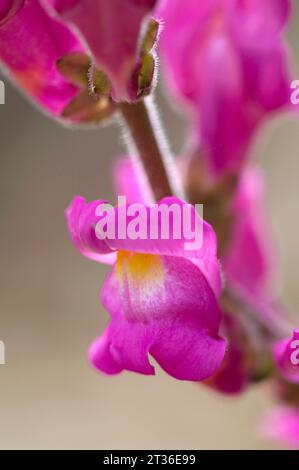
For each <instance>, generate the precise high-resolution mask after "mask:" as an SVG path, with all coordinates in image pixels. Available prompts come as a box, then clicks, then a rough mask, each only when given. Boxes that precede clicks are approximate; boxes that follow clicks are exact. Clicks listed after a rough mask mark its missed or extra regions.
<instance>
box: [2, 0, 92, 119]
mask: <svg viewBox="0 0 299 470" xmlns="http://www.w3.org/2000/svg"><path fill="white" fill-rule="evenodd" d="M0 15H1V16H0V61H1V62H2V65H3V66H4V68H5V69H6V71H7V73H8V75H9V76H10V77H11V78H12V79H13V80H14V82H15V83H16V84H17V85H18V86H19V87H20V88H21V89H22V90H24V91H25V92H26V93H27V94H28V96H30V97H31V99H32V100H33V101H34V102H35V103H37V104H38V105H39V106H40V107H41V108H42V109H43V110H45V111H46V112H47V113H49V114H51V115H52V116H54V117H58V118H59V117H60V115H61V113H62V111H63V109H64V108H65V107H66V106H67V105H68V104H69V103H70V101H71V100H72V99H73V98H74V97H75V96H76V95H77V93H78V87H77V86H75V85H74V84H71V83H70V82H69V81H67V80H66V79H65V78H64V77H63V76H62V75H61V73H60V72H59V71H58V70H57V67H56V65H57V61H58V60H59V59H60V58H61V57H62V56H64V55H66V54H70V53H73V52H82V51H83V46H82V45H81V43H80V42H79V41H78V39H77V38H76V37H75V36H74V35H73V34H72V33H71V31H69V30H68V29H67V28H66V27H65V26H63V25H62V24H60V23H58V22H57V21H56V20H54V19H53V18H51V17H49V16H48V15H47V13H46V12H45V11H44V9H43V8H42V7H41V6H40V4H39V1H37V0H26V1H20V0H15V1H10V2H8V1H5V2H4V3H3V2H2V3H1V9H0Z"/></svg>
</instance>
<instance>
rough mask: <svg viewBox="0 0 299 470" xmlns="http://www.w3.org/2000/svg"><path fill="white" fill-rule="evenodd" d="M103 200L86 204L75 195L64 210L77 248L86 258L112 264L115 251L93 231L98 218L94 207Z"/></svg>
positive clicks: (114, 258)
mask: <svg viewBox="0 0 299 470" xmlns="http://www.w3.org/2000/svg"><path fill="white" fill-rule="evenodd" d="M102 203H104V201H101V200H99V201H94V202H92V203H89V204H87V203H86V202H85V199H83V198H82V197H80V196H77V197H75V198H74V199H73V201H72V203H71V204H70V206H69V208H68V209H67V210H66V211H65V215H66V219H67V223H68V229H69V233H70V236H71V239H72V242H73V243H74V245H75V247H76V248H77V250H78V251H79V252H80V253H81V254H82V255H84V256H86V258H89V259H91V260H94V261H98V262H99V263H107V264H113V263H114V262H115V261H116V253H113V252H112V250H111V248H110V247H108V246H107V244H106V243H105V241H104V240H99V239H98V238H97V237H96V233H95V224H96V222H97V221H98V220H99V217H97V216H96V208H97V207H98V206H99V205H100V204H102Z"/></svg>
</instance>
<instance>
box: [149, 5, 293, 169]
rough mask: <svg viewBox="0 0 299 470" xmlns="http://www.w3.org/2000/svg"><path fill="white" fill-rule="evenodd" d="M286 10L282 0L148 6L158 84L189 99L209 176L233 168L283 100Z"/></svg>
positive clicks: (287, 88)
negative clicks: (156, 27) (157, 29)
mask: <svg viewBox="0 0 299 470" xmlns="http://www.w3.org/2000/svg"><path fill="white" fill-rule="evenodd" d="M289 10H290V4H289V1H288V0H254V1H250V2H244V1H242V0H204V1H201V2H199V1H198V0H186V1H184V2H182V1H181V0H163V1H162V2H161V4H160V6H159V7H158V9H157V11H156V16H157V18H161V19H162V20H163V24H164V26H163V30H162V33H161V41H160V49H159V50H160V53H161V60H162V64H163V65H164V71H165V77H166V82H167V84H168V86H169V88H170V89H171V90H172V92H173V93H174V94H175V96H176V97H177V98H178V99H179V100H182V99H183V100H184V101H185V102H186V103H187V104H189V107H190V110H191V115H192V116H193V122H194V124H193V125H194V126H195V132H194V133H193V137H194V136H195V138H196V140H197V142H198V144H197V145H200V147H201V151H202V154H203V156H204V158H205V161H206V164H207V166H208V168H209V170H211V171H212V172H213V173H214V174H215V175H220V174H223V173H226V172H234V171H238V170H239V168H240V166H241V165H242V164H243V162H244V160H245V159H246V158H247V156H248V151H249V150H250V144H251V141H252V137H253V134H254V132H255V131H256V130H257V128H258V125H259V124H261V123H263V122H265V120H266V119H268V117H270V116H271V115H272V114H273V112H275V111H278V110H281V109H284V108H287V107H288V106H289V104H290V73H289V67H288V58H289V57H288V51H287V47H286V45H285V43H284V39H283V36H282V33H283V31H284V27H285V25H286V22H287V20H288V16H289Z"/></svg>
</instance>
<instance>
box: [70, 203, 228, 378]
mask: <svg viewBox="0 0 299 470" xmlns="http://www.w3.org/2000/svg"><path fill="white" fill-rule="evenodd" d="M172 203H176V204H179V205H180V207H182V204H183V203H182V202H181V201H179V200H178V199H176V198H165V199H163V200H162V201H161V202H160V203H159V204H166V205H168V206H169V205H171V204H172ZM102 204H103V201H94V202H92V203H86V202H85V200H84V199H83V198H81V197H76V198H75V199H74V200H73V202H72V204H71V205H70V207H69V209H68V210H67V212H66V216H67V221H68V227H69V231H70V235H71V238H72V240H73V243H74V244H75V246H76V247H77V249H78V250H79V251H80V252H81V253H82V254H84V255H86V256H87V257H89V258H90V257H93V258H94V259H97V260H98V261H105V257H106V258H108V260H107V261H108V262H110V263H113V268H112V271H111V273H110V274H109V276H108V278H107V280H106V282H105V284H104V287H103V289H102V292H101V299H102V303H103V305H104V306H105V307H106V309H107V310H108V312H109V314H110V316H111V321H110V323H109V325H108V327H107V328H106V330H105V331H104V333H103V334H102V336H101V337H100V338H98V339H97V340H96V341H95V342H94V343H93V345H92V346H91V348H90V352H89V358H90V361H91V363H92V364H93V365H94V367H95V368H97V369H98V370H100V371H102V372H104V373H106V374H111V375H113V374H118V373H120V372H121V371H123V370H129V371H134V372H138V373H141V374H146V375H153V374H154V373H155V369H154V366H153V365H152V364H151V363H150V362H149V355H151V356H152V357H153V358H154V359H155V360H156V361H157V363H158V364H159V365H160V366H161V367H162V368H163V369H164V370H165V371H166V372H167V373H168V374H170V375H171V376H173V377H175V378H177V379H181V380H192V381H200V380H203V379H205V378H207V377H209V376H210V375H211V374H213V373H214V372H215V370H217V369H218V367H219V365H220V364H221V361H222V359H223V356H224V352H225V342H224V341H223V339H221V338H220V337H219V336H218V328H219V324H220V317H221V313H220V309H219V306H218V303H217V298H218V297H219V294H220V287H221V286H220V276H219V265H218V261H217V257H216V237H215V234H214V231H213V229H212V228H211V227H210V226H209V225H208V224H207V223H205V222H203V244H202V247H201V248H200V249H198V250H195V251H194V250H193V251H186V250H185V248H184V247H185V245H184V243H185V241H186V240H184V239H183V238H181V239H174V238H173V237H170V239H168V240H165V239H162V238H161V236H159V238H158V239H156V240H152V239H149V238H147V239H136V240H132V239H130V238H129V237H128V236H123V237H121V238H118V237H117V236H116V237H113V238H112V237H111V236H109V234H108V235H107V234H106V235H105V236H101V237H100V238H98V236H97V235H96V231H95V227H97V226H98V222H99V221H100V220H101V217H100V216H97V215H95V214H96V212H97V208H99V207H101V205H102ZM144 207H145V209H146V211H148V210H149V207H148V206H144ZM120 210H121V207H120V206H118V207H116V208H115V209H113V211H112V212H110V215H112V216H113V219H115V220H116V219H117V214H119V211H120ZM193 211H194V212H192V214H193V219H194V221H195V220H198V219H197V218H198V216H197V215H196V212H195V209H193ZM97 213H98V212H97ZM130 220H131V219H130ZM126 223H127V225H126V228H128V224H129V223H130V221H129V222H128V221H127V222H126ZM160 223H161V222H160ZM100 233H101V232H100ZM159 233H160V232H159ZM113 258H114V259H113Z"/></svg>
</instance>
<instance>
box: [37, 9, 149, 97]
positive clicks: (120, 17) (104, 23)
mask: <svg viewBox="0 0 299 470" xmlns="http://www.w3.org/2000/svg"><path fill="white" fill-rule="evenodd" d="M41 1H42V3H43V4H44V5H45V6H46V7H47V8H48V9H49V11H50V12H52V13H53V12H55V13H56V16H57V18H59V19H60V20H61V21H63V23H64V24H67V25H69V26H70V27H71V28H72V29H73V30H74V31H75V32H76V33H77V34H78V35H79V36H80V37H81V39H82V41H83V42H84V43H85V44H86V45H87V47H88V48H89V50H90V52H91V54H92V56H93V59H94V61H95V64H96V65H97V67H99V68H100V69H101V70H102V71H103V72H105V74H106V75H107V76H108V78H109V80H110V81H111V84H112V98H113V100H114V101H117V102H118V101H132V100H135V99H136V98H137V97H138V74H139V72H140V69H141V67H142V57H141V56H140V50H139V48H140V43H141V40H142V37H141V35H142V33H145V29H144V28H143V26H146V24H145V23H144V21H145V19H146V17H147V16H148V15H149V13H150V12H151V11H152V10H153V8H154V6H155V5H156V3H157V0H125V1H124V0H109V1H107V0H41ZM146 60H148V62H147V65H149V62H150V57H149V56H148V57H147V58H146ZM152 67H153V70H152V72H151V77H150V78H153V73H154V64H152ZM149 81H150V80H149Z"/></svg>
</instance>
